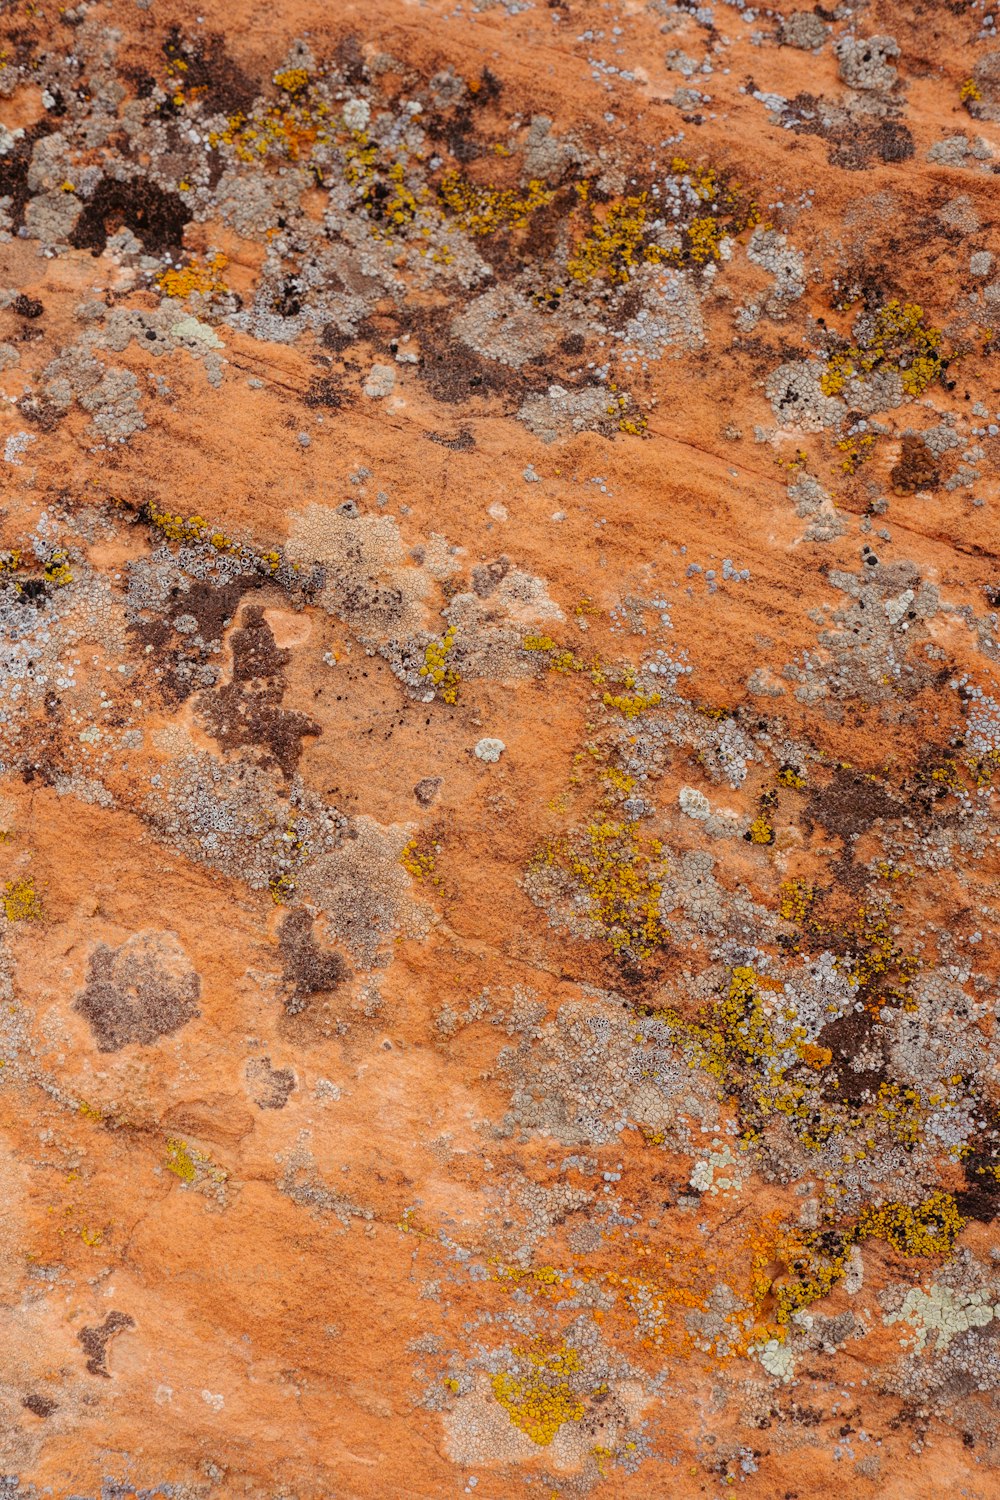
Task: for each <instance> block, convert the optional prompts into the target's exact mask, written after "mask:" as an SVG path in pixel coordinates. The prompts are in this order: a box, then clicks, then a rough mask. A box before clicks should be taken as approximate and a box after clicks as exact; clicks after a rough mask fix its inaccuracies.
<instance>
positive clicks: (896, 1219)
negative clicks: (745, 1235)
mask: <svg viewBox="0 0 1000 1500" xmlns="http://www.w3.org/2000/svg"><path fill="white" fill-rule="evenodd" d="M965 1223H966V1220H965V1219H964V1218H963V1217H962V1215H961V1214H960V1213H959V1211H958V1207H957V1205H956V1203H955V1200H954V1198H953V1197H952V1195H951V1194H950V1193H945V1192H941V1191H936V1192H933V1193H931V1194H930V1195H929V1197H927V1198H925V1199H924V1200H923V1201H922V1202H921V1203H918V1204H916V1205H915V1206H911V1205H910V1204H906V1203H886V1204H882V1205H879V1206H874V1205H873V1206H870V1207H868V1208H865V1209H863V1210H862V1212H861V1214H860V1215H859V1216H858V1219H857V1222H856V1223H855V1224H853V1225H849V1226H848V1227H847V1228H845V1229H842V1230H835V1229H830V1228H827V1229H823V1230H817V1231H813V1232H811V1233H809V1234H806V1235H803V1234H802V1233H801V1231H800V1230H798V1228H795V1229H788V1230H787V1231H786V1232H785V1234H784V1235H783V1236H781V1237H780V1238H779V1243H778V1246H777V1248H776V1251H775V1254H776V1257H777V1258H778V1259H779V1260H782V1261H783V1262H784V1263H785V1265H786V1266H787V1267H788V1275H789V1279H787V1280H784V1279H783V1280H781V1281H780V1282H776V1283H775V1288H774V1290H775V1300H776V1307H777V1311H776V1317H777V1321H778V1323H779V1324H787V1323H788V1322H789V1320H790V1318H791V1317H792V1314H793V1313H796V1312H799V1311H801V1309H802V1308H805V1307H808V1306H810V1304H812V1303H813V1302H818V1301H819V1300H820V1299H821V1298H822V1297H826V1296H827V1295H828V1294H829V1293H830V1292H831V1291H832V1290H833V1288H834V1287H835V1286H836V1285H837V1283H838V1282H839V1281H842V1280H843V1278H844V1276H845V1275H846V1272H847V1259H848V1256H849V1255H850V1253H851V1250H852V1248H853V1247H854V1246H855V1245H859V1244H862V1243H864V1241H865V1240H872V1239H875V1240H884V1241H885V1243H886V1244H888V1245H890V1246H891V1247H892V1249H893V1250H895V1251H896V1252H897V1254H899V1255H906V1256H914V1257H928V1256H947V1255H951V1254H952V1252H953V1250H954V1248H955V1241H956V1239H957V1238H958V1236H959V1234H960V1233H961V1231H962V1229H963V1228H964V1226H965Z"/></svg>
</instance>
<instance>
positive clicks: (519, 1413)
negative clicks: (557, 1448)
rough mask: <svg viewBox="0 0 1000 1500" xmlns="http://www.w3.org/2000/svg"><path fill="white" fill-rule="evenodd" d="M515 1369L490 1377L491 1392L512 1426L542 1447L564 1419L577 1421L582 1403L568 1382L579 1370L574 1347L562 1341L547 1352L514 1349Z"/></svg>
mask: <svg viewBox="0 0 1000 1500" xmlns="http://www.w3.org/2000/svg"><path fill="white" fill-rule="evenodd" d="M514 1353H515V1356H516V1358H517V1365H516V1367H515V1369H514V1370H501V1371H499V1372H498V1373H497V1374H496V1375H494V1376H493V1379H492V1382H491V1384H492V1386H493V1395H494V1396H495V1398H496V1400H497V1401H499V1403H500V1405H501V1406H502V1407H503V1408H504V1409H505V1411H506V1412H507V1415H508V1416H509V1417H510V1420H511V1421H512V1422H513V1424H514V1426H515V1427H519V1428H520V1429H521V1431H522V1432H524V1433H526V1434H527V1435H528V1437H529V1438H530V1439H531V1441H532V1442H533V1443H537V1444H538V1445H539V1447H545V1446H546V1445H547V1444H549V1443H551V1442H552V1439H553V1438H554V1437H555V1435H556V1433H557V1432H558V1431H559V1429H560V1427H562V1425H563V1423H564V1422H579V1421H580V1419H581V1417H582V1416H583V1414H584V1409H585V1408H584V1404H583V1402H582V1401H581V1400H580V1397H579V1396H578V1395H577V1394H576V1392H575V1391H574V1389H573V1387H572V1385H571V1384H570V1377H571V1376H573V1375H576V1374H577V1372H578V1371H579V1369H580V1356H579V1354H578V1353H577V1352H576V1350H575V1349H570V1348H568V1347H567V1346H566V1345H565V1344H562V1345H560V1346H558V1347H556V1348H554V1349H550V1350H549V1351H547V1352H541V1351H535V1350H522V1349H515V1351H514Z"/></svg>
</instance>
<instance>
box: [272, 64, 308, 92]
mask: <svg viewBox="0 0 1000 1500" xmlns="http://www.w3.org/2000/svg"><path fill="white" fill-rule="evenodd" d="M274 81H275V83H276V84H277V86H278V88H279V89H281V90H282V91H283V92H284V93H286V94H292V95H296V94H302V93H304V92H305V90H306V89H307V88H308V87H309V74H308V73H307V72H306V70H305V68H286V69H285V70H284V72H282V73H275V75H274Z"/></svg>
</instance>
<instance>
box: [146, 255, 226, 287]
mask: <svg viewBox="0 0 1000 1500" xmlns="http://www.w3.org/2000/svg"><path fill="white" fill-rule="evenodd" d="M228 264H229V260H228V258H227V257H226V256H225V255H223V254H222V253H221V252H218V253H217V254H215V255H213V256H211V257H210V258H208V259H206V260H198V259H197V258H195V259H193V260H191V261H189V262H188V264H187V265H186V266H183V267H181V268H180V269H179V270H173V269H171V270H169V271H162V272H161V273H160V275H159V276H158V277H157V278H156V284H157V286H158V287H159V288H160V291H161V292H163V294H164V296H166V297H189V296H190V295H191V293H192V292H198V293H200V294H201V295H202V296H203V297H215V296H221V295H222V294H224V293H225V292H227V291H228V290H229V288H228V287H227V286H226V283H225V281H224V279H223V275H222V273H223V271H224V270H225V269H226V267H227V266H228Z"/></svg>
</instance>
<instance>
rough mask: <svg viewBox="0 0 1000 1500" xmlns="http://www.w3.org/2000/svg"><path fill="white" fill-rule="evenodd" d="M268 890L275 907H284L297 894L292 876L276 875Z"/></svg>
mask: <svg viewBox="0 0 1000 1500" xmlns="http://www.w3.org/2000/svg"><path fill="white" fill-rule="evenodd" d="M267 888H268V890H269V891H270V893H271V900H272V901H273V902H274V904H275V906H284V905H285V904H286V903H287V902H288V901H290V900H291V898H292V896H294V894H295V881H294V880H293V879H292V877H291V876H290V875H274V876H272V877H271V879H270V881H269V882H268V886H267Z"/></svg>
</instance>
